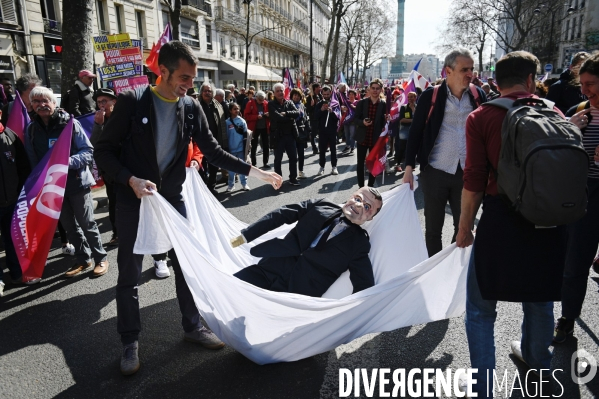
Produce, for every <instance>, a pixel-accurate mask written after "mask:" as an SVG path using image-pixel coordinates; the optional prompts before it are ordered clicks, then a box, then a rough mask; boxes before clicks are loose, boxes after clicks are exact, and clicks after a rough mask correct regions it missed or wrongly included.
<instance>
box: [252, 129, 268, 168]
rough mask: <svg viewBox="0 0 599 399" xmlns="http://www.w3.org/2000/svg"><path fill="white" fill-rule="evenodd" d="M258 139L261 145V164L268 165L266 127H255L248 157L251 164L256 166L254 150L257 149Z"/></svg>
mask: <svg viewBox="0 0 599 399" xmlns="http://www.w3.org/2000/svg"><path fill="white" fill-rule="evenodd" d="M258 140H260V145H261V146H262V164H263V166H266V165H268V156H269V155H270V150H269V146H268V131H267V130H266V129H256V131H254V133H253V134H252V149H251V152H250V158H251V159H252V165H253V166H256V150H257V149H258Z"/></svg>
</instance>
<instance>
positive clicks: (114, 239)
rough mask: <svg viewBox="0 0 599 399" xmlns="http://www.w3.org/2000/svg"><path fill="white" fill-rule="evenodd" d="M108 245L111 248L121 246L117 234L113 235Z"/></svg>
mask: <svg viewBox="0 0 599 399" xmlns="http://www.w3.org/2000/svg"><path fill="white" fill-rule="evenodd" d="M107 245H108V246H111V247H114V246H116V245H119V238H118V237H117V235H116V234H114V233H112V238H111V239H110V241H108V244H107Z"/></svg>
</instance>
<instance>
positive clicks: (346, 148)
mask: <svg viewBox="0 0 599 399" xmlns="http://www.w3.org/2000/svg"><path fill="white" fill-rule="evenodd" d="M346 152H349V147H345V148H344V149H343V151H341V153H343V154H345V153H346Z"/></svg>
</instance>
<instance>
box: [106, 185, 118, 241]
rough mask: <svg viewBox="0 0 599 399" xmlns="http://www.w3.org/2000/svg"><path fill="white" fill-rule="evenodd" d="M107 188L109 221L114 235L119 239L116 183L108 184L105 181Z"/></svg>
mask: <svg viewBox="0 0 599 399" xmlns="http://www.w3.org/2000/svg"><path fill="white" fill-rule="evenodd" d="M104 185H105V186H106V195H107V196H108V219H109V220H110V224H111V225H112V234H114V235H115V237H118V236H119V235H118V229H117V228H116V187H115V186H114V185H115V183H108V182H107V181H106V180H104Z"/></svg>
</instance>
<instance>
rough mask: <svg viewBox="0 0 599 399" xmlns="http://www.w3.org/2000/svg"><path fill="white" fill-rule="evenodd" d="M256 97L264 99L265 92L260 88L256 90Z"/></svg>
mask: <svg viewBox="0 0 599 399" xmlns="http://www.w3.org/2000/svg"><path fill="white" fill-rule="evenodd" d="M256 98H261V99H263V100H264V99H265V98H266V93H265V92H263V91H262V90H258V92H257V93H256Z"/></svg>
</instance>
